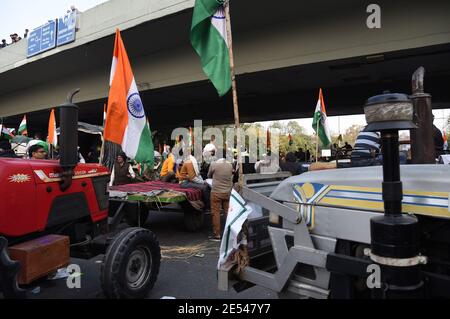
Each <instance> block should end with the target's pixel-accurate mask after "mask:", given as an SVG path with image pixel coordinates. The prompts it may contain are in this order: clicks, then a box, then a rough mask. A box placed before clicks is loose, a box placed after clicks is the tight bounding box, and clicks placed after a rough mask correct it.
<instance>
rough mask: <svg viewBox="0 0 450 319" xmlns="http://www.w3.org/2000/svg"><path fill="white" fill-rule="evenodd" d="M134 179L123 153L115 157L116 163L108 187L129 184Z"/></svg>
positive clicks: (134, 175) (131, 169) (131, 168)
mask: <svg viewBox="0 0 450 319" xmlns="http://www.w3.org/2000/svg"><path fill="white" fill-rule="evenodd" d="M135 177H136V174H135V173H134V171H133V167H131V164H130V163H128V162H127V156H126V155H125V153H120V154H119V155H117V159H116V163H115V164H114V167H113V169H112V173H111V181H110V183H109V186H118V185H125V184H130V183H131V182H132V179H134V178H135Z"/></svg>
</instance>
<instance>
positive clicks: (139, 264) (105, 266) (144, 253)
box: [101, 227, 161, 299]
mask: <svg viewBox="0 0 450 319" xmlns="http://www.w3.org/2000/svg"><path fill="white" fill-rule="evenodd" d="M160 263H161V250H160V247H159V243H158V240H157V239H156V236H155V235H154V234H153V232H151V231H150V230H148V229H144V228H139V227H133V228H126V229H124V230H123V231H121V232H120V233H119V234H118V235H117V236H116V237H115V238H114V239H113V240H112V242H111V244H110V245H109V246H108V249H107V250H106V254H105V257H104V260H103V263H102V267H101V283H102V289H103V292H104V293H105V295H106V297H107V298H111V299H119V298H124V299H132V298H145V297H146V296H147V295H148V294H149V292H150V290H151V289H152V288H153V285H154V284H155V282H156V279H157V277H158V272H159V266H160Z"/></svg>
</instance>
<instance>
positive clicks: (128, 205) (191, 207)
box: [109, 181, 207, 232]
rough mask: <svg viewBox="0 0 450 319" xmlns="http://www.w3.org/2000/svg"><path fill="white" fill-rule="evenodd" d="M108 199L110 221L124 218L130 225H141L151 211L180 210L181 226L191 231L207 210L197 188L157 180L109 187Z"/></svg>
mask: <svg viewBox="0 0 450 319" xmlns="http://www.w3.org/2000/svg"><path fill="white" fill-rule="evenodd" d="M109 202H110V205H109V206H110V214H109V216H110V219H111V223H112V224H117V223H118V222H120V221H122V220H124V219H125V220H126V222H127V223H128V224H129V225H131V226H143V225H144V224H145V222H146V221H147V219H148V216H149V214H150V212H151V211H162V212H164V211H171V212H178V213H182V214H184V225H185V228H186V229H187V230H188V231H192V232H195V231H198V230H199V229H201V228H202V226H203V223H204V219H205V215H206V214H207V212H205V210H204V206H205V204H204V203H203V201H202V191H201V190H200V189H197V188H182V187H181V186H180V185H179V184H175V183H166V182H160V181H151V182H143V183H135V184H127V185H120V186H114V187H111V188H110V189H109Z"/></svg>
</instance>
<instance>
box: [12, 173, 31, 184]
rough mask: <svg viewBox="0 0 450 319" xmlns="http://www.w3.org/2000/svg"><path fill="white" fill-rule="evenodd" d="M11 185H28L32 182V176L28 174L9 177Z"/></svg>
mask: <svg viewBox="0 0 450 319" xmlns="http://www.w3.org/2000/svg"><path fill="white" fill-rule="evenodd" d="M8 180H9V181H10V182H11V183H26V182H29V181H30V180H31V176H30V175H28V174H15V175H11V176H10V177H8Z"/></svg>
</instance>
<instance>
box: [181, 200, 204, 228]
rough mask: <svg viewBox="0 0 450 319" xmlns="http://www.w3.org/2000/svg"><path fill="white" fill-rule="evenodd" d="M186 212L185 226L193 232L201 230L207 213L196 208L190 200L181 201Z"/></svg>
mask: <svg viewBox="0 0 450 319" xmlns="http://www.w3.org/2000/svg"><path fill="white" fill-rule="evenodd" d="M180 205H181V208H182V209H183V212H184V227H185V228H186V229H187V230H188V231H191V232H195V231H198V230H200V229H201V228H202V227H203V223H204V220H205V214H204V213H203V212H199V211H198V210H196V209H194V207H192V206H191V204H189V203H188V202H182V203H180Z"/></svg>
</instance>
